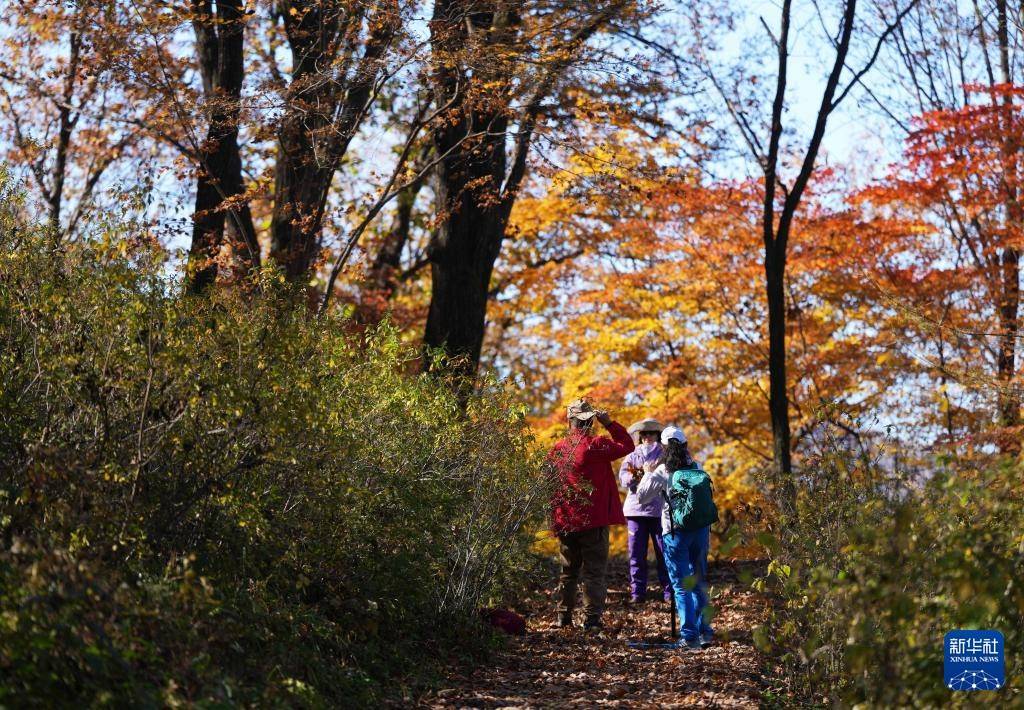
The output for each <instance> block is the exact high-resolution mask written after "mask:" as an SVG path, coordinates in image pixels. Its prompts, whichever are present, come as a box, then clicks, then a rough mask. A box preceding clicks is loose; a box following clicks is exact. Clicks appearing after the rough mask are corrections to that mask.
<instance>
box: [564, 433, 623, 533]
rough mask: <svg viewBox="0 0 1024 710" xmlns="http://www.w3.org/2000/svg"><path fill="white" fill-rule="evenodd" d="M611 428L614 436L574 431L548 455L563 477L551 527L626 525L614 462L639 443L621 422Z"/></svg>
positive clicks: (577, 528)
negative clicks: (613, 466) (613, 468)
mask: <svg viewBox="0 0 1024 710" xmlns="http://www.w3.org/2000/svg"><path fill="white" fill-rule="evenodd" d="M607 429H608V433H609V434H611V438H608V437H607V436H594V435H593V434H582V433H580V432H578V431H573V432H570V433H569V435H568V436H566V437H565V438H564V439H562V440H561V441H559V442H558V443H557V444H555V446H554V448H552V449H551V452H550V453H549V454H548V461H549V463H550V464H551V465H552V466H553V467H554V471H555V475H557V476H558V477H559V483H558V489H557V490H556V491H555V494H554V497H553V499H552V501H551V520H552V526H551V527H552V528H553V529H554V531H555V532H556V533H563V532H578V531H581V530H590V529H591V528H600V527H604V526H605V525H625V524H626V518H625V516H624V515H623V514H622V500H621V499H620V498H619V486H618V483H617V482H616V480H615V474H613V473H612V461H614V460H615V459H620V458H622V457H623V456H625V455H626V454H628V453H630V452H632V451H633V449H634V447H635V445H634V444H633V438H632V437H631V436H630V435H629V432H627V431H626V429H625V427H623V426H622V425H621V424H619V423H618V422H609V423H608V426H607Z"/></svg>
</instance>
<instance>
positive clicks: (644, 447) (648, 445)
mask: <svg viewBox="0 0 1024 710" xmlns="http://www.w3.org/2000/svg"><path fill="white" fill-rule="evenodd" d="M657 445H658V442H656V441H645V442H643V443H641V444H640V446H639V447H637V448H639V449H640V451H642V452H643V453H645V454H649V453H651V451H653V450H654V447H655V446H657Z"/></svg>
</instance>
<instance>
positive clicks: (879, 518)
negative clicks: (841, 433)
mask: <svg viewBox="0 0 1024 710" xmlns="http://www.w3.org/2000/svg"><path fill="white" fill-rule="evenodd" d="M1021 481H1022V478H1021V469H1020V467H1019V465H1017V464H1010V463H1006V464H1004V465H1002V466H995V467H993V468H990V469H986V470H973V468H972V467H970V466H968V465H966V464H960V463H958V462H956V461H953V462H947V463H946V464H945V465H940V464H936V465H935V470H933V471H931V472H928V473H927V474H924V475H922V474H920V473H918V474H916V475H914V476H910V475H908V474H907V473H905V472H901V471H899V470H892V467H891V466H890V467H886V466H882V465H880V464H879V463H878V461H876V460H872V459H869V458H867V457H865V456H863V455H855V454H853V453H852V452H850V451H849V450H847V448H846V447H844V446H842V445H841V444H840V443H839V440H838V438H831V439H830V443H829V444H828V445H826V446H825V450H824V452H823V453H821V454H820V455H818V456H816V457H815V458H814V459H813V460H811V461H809V462H808V465H807V466H806V467H805V468H804V469H803V470H802V478H801V480H800V486H799V495H798V505H797V512H798V515H797V516H792V515H790V516H785V517H782V518H780V519H779V520H777V525H776V526H775V530H774V534H773V535H766V536H764V537H763V538H762V541H763V542H764V543H765V545H766V546H767V547H769V548H770V549H771V550H772V552H773V559H772V561H771V563H770V565H769V571H768V576H767V577H766V578H764V579H762V580H759V582H758V586H759V587H760V588H762V589H767V590H770V591H772V592H773V593H774V595H775V600H776V603H775V604H774V605H773V609H774V613H773V617H772V619H771V621H770V623H768V624H766V625H765V626H764V627H761V628H758V629H756V630H755V640H756V641H757V642H758V643H759V645H761V646H762V647H763V648H764V649H765V650H769V651H770V652H771V654H772V655H773V656H774V657H776V658H779V659H781V661H782V663H783V665H784V667H785V670H786V676H787V678H788V679H789V681H790V682H791V683H792V685H793V690H795V691H796V693H797V696H798V697H803V698H805V699H809V700H817V701H822V702H824V701H826V700H828V701H832V702H833V703H840V704H842V705H844V706H847V705H853V704H865V705H866V706H868V707H946V706H959V705H967V704H970V703H974V702H978V701H979V700H989V699H990V698H988V697H985V698H979V697H977V696H975V695H974V694H972V693H962V692H953V691H950V690H948V689H947V688H946V687H945V685H944V682H943V637H944V636H945V634H946V632H948V631H950V630H953V629H960V628H967V629H972V628H974V629H997V630H999V631H1002V632H1003V634H1004V635H1005V639H1006V651H1007V652H1006V661H1007V685H1006V687H1005V688H1004V689H1002V690H1000V691H997V692H998V696H996V697H993V698H991V700H993V701H995V702H997V703H998V704H1000V705H1002V706H1004V707H1008V706H1014V705H1024V695H1022V693H1021V691H1022V688H1024V658H1022V657H1021V655H1020V653H1019V652H1017V651H1018V650H1019V649H1020V648H1021V647H1022V645H1024V588H1022V586H1021V580H1024V536H1022V532H1024V499H1022V497H1021V493H1022V484H1021ZM985 695H986V696H988V695H990V694H988V693H986V694H985Z"/></svg>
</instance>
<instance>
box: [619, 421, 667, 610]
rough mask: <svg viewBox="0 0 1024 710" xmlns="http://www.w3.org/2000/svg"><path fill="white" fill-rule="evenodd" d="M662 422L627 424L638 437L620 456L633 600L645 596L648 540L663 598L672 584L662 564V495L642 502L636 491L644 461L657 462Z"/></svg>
mask: <svg viewBox="0 0 1024 710" xmlns="http://www.w3.org/2000/svg"><path fill="white" fill-rule="evenodd" d="M662 428H663V427H662V426H661V424H660V423H659V422H658V421H656V420H654V419H644V420H642V421H639V422H636V423H635V424H633V425H632V426H630V427H629V433H630V434H633V436H635V437H636V439H637V447H636V448H635V449H633V453H631V454H630V455H629V456H627V457H626V458H625V459H623V460H622V466H621V467H620V468H619V482H620V483H621V484H622V487H623V488H625V489H626V501H625V502H624V503H623V504H622V512H623V513H624V514H625V516H626V528H627V530H628V531H629V592H630V599H631V600H632V601H633V603H635V604H639V603H641V602H643V601H644V600H645V599H646V597H647V541H648V540H650V541H652V542H653V543H654V556H655V558H657V560H658V581H660V582H661V592H662V596H663V597H664V598H665V601H671V598H672V585H671V583H670V582H669V579H668V570H667V569H666V568H665V556H664V550H663V548H662V543H661V508H662V506H663V505H664V502H663V501H662V500H661V498H657V499H654V500H651V501H649V502H647V503H641V502H640V500H639V499H638V498H637V495H636V486H637V484H638V483H639V482H640V479H641V478H643V475H644V464H648V468H653V467H654V466H655V465H657V462H658V459H659V458H660V457H661V453H662V447H661V442H660V441H659V440H658V437H659V436H660V434H661V430H662Z"/></svg>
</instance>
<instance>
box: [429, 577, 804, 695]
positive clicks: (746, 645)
mask: <svg viewBox="0 0 1024 710" xmlns="http://www.w3.org/2000/svg"><path fill="white" fill-rule="evenodd" d="M651 566H652V567H653V565H651ZM744 570H745V571H746V572H748V573H752V574H757V573H759V572H761V571H763V570H761V569H760V565H758V564H757V563H731V562H712V563H711V564H710V569H709V573H708V579H709V583H710V586H711V594H712V602H711V603H712V605H714V607H715V616H714V619H713V621H712V624H713V626H714V627H715V636H716V638H715V643H714V645H712V646H711V647H709V648H706V649H703V650H701V651H686V650H676V649H643V650H639V649H632V648H630V647H629V645H628V642H629V641H633V640H640V641H665V640H667V638H668V627H669V613H670V610H669V605H668V604H665V603H663V602H661V601H660V594H659V593H658V588H657V584H656V583H655V585H654V587H653V590H652V591H653V593H652V594H651V596H652V597H656V598H657V599H658V600H657V601H649V602H647V603H646V604H644V605H642V606H639V607H637V606H633V605H630V604H629V603H628V596H629V595H628V592H627V590H628V587H627V573H626V566H625V561H624V560H621V559H616V560H613V561H612V563H611V564H610V566H609V581H610V585H609V595H608V604H607V608H606V610H605V618H604V624H605V628H604V631H603V632H602V633H601V634H600V635H592V634H588V633H586V632H584V631H583V630H582V629H581V628H580V627H579V626H576V627H574V628H572V629H558V628H556V627H555V623H554V621H555V613H554V602H553V600H552V595H551V591H550V590H551V588H553V587H554V582H553V581H552V583H551V585H550V587H549V588H548V589H546V590H540V589H539V590H537V591H536V593H535V594H533V595H532V596H531V597H530V598H529V599H526V600H524V601H523V603H522V604H521V605H520V607H517V608H516V609H515V610H516V611H518V612H519V613H521V614H523V615H524V616H526V618H527V625H528V630H527V634H526V636H523V637H510V639H509V643H508V645H507V646H506V648H505V649H504V650H502V651H500V652H498V653H497V654H496V655H495V657H493V658H492V660H491V662H490V663H488V664H486V665H483V666H479V667H476V668H455V669H452V670H451V671H450V672H449V674H448V676H447V678H446V679H445V680H444V682H443V683H442V684H441V686H440V687H438V688H436V689H435V690H433V691H432V692H430V693H429V694H428V695H426V696H424V697H423V698H421V699H420V702H419V706H420V707H428V708H465V707H472V708H510V707H566V706H576V707H584V706H585V707H593V706H599V707H609V708H627V707H628V708H639V707H681V706H690V705H696V706H699V707H714V708H756V707H763V706H771V705H777V704H778V703H777V702H773V698H777V697H779V696H780V695H784V692H783V690H782V688H781V684H780V683H779V681H778V675H777V674H776V673H775V672H774V670H773V664H772V663H771V661H770V659H767V658H765V657H764V656H763V655H762V654H760V653H759V652H758V651H757V649H756V648H755V647H754V643H753V638H752V629H753V628H754V626H756V625H757V624H759V623H762V621H763V620H764V618H765V616H766V613H767V601H766V600H765V599H764V598H763V597H761V596H760V595H758V594H757V593H756V592H754V591H753V590H752V589H751V588H750V585H749V584H744V583H743V582H742V581H740V575H741V574H742V573H743V571H744ZM652 576H653V574H652ZM744 576H746V575H745V574H744ZM579 614H580V612H579V610H577V616H579ZM577 623H579V620H577Z"/></svg>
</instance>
